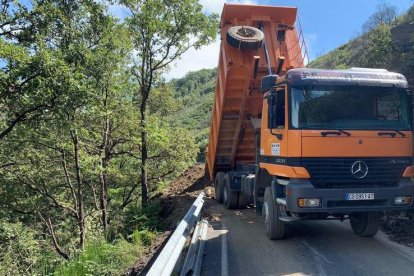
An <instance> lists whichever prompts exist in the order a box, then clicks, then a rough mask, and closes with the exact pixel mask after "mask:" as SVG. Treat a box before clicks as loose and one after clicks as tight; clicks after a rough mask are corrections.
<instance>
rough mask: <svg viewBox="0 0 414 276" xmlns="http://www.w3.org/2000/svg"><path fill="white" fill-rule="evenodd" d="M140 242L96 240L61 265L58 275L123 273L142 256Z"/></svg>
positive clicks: (57, 271)
mask: <svg viewBox="0 0 414 276" xmlns="http://www.w3.org/2000/svg"><path fill="white" fill-rule="evenodd" d="M142 250H143V247H142V246H141V244H140V243H135V242H134V243H130V242H128V241H126V240H125V239H118V240H116V241H115V242H114V243H112V244H110V243H107V242H105V241H100V242H95V243H92V244H89V245H87V246H86V247H85V249H84V250H83V252H82V253H81V254H80V255H79V256H78V257H77V258H75V259H73V260H70V261H68V262H66V263H64V264H63V265H61V266H60V267H59V268H58V269H57V270H56V272H55V273H56V274H57V275H68V276H72V275H121V274H124V273H125V272H126V271H127V270H128V269H129V268H131V267H132V266H133V265H134V263H135V262H136V260H137V259H138V258H139V257H140V256H141V254H142Z"/></svg>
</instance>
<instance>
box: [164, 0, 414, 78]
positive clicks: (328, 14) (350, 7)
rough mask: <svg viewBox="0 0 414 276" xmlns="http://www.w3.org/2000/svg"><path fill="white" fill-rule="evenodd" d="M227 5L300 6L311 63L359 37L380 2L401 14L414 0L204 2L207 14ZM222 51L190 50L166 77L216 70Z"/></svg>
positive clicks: (215, 45)
mask: <svg viewBox="0 0 414 276" xmlns="http://www.w3.org/2000/svg"><path fill="white" fill-rule="evenodd" d="M225 2H227V3H247V4H259V5H260V4H261V5H272V6H295V7H298V10H299V19H300V21H301V23H302V28H303V31H304V33H305V40H306V44H307V48H308V51H309V56H310V59H311V60H312V59H315V58H316V57H318V56H321V55H323V54H327V53H329V52H330V51H331V50H333V49H335V48H337V47H339V46H340V45H342V44H344V43H346V42H348V41H349V40H350V39H352V38H355V37H357V36H358V34H360V33H361V30H362V25H363V24H364V23H365V22H366V21H367V19H368V17H369V16H370V15H371V14H373V13H374V12H375V11H376V9H377V5H378V4H379V3H387V4H390V5H393V6H396V7H397V11H398V13H399V14H400V13H403V12H405V11H406V10H408V8H409V7H410V4H414V1H413V0H379V1H378V0H233V1H231V0H230V1H226V0H200V3H201V4H202V5H203V7H204V12H205V13H211V12H215V13H218V14H220V13H221V10H222V8H223V4H224V3H225ZM219 48H220V44H219V42H218V41H216V42H215V43H213V44H212V45H209V46H205V47H202V48H201V49H199V50H198V51H196V50H194V49H192V50H189V51H188V52H187V53H185V54H184V55H183V56H182V57H181V59H180V60H178V61H177V62H176V63H175V65H174V66H172V68H171V70H170V71H169V72H168V73H166V74H165V75H164V76H165V78H166V79H167V80H170V79H172V78H181V77H183V76H184V75H185V74H186V73H188V72H189V71H195V70H199V69H202V68H214V67H216V66H217V63H218V54H219Z"/></svg>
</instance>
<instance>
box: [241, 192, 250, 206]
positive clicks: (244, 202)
mask: <svg viewBox="0 0 414 276" xmlns="http://www.w3.org/2000/svg"><path fill="white" fill-rule="evenodd" d="M249 204H250V198H249V197H247V196H245V195H243V194H242V193H240V194H239V209H244V208H246V207H247V205H249Z"/></svg>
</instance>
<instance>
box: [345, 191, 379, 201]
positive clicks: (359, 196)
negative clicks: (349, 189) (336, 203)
mask: <svg viewBox="0 0 414 276" xmlns="http://www.w3.org/2000/svg"><path fill="white" fill-rule="evenodd" d="M373 199H374V193H347V194H346V200H373Z"/></svg>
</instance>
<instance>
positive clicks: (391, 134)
mask: <svg viewBox="0 0 414 276" xmlns="http://www.w3.org/2000/svg"><path fill="white" fill-rule="evenodd" d="M391 131H393V132H391ZM397 133H398V134H399V135H401V136H402V137H405V134H404V133H403V132H401V131H398V130H390V131H383V132H378V136H385V135H389V136H391V137H395V136H396V135H397Z"/></svg>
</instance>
